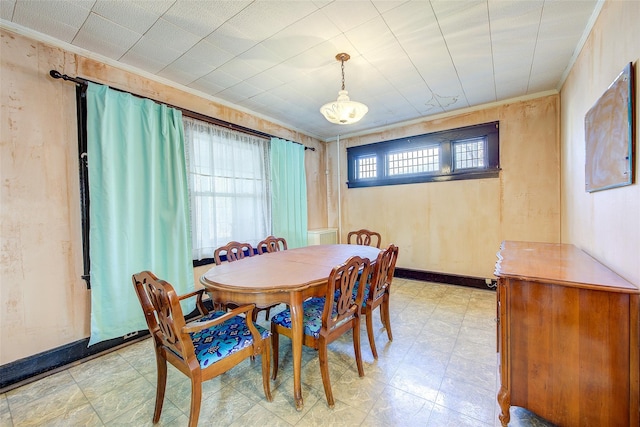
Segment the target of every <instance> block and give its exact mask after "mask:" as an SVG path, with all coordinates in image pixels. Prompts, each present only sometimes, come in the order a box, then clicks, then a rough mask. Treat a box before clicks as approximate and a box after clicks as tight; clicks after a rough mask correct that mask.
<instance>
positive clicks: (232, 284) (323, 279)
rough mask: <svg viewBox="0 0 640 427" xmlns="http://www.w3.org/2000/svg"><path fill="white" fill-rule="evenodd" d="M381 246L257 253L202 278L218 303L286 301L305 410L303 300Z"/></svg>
mask: <svg viewBox="0 0 640 427" xmlns="http://www.w3.org/2000/svg"><path fill="white" fill-rule="evenodd" d="M379 253H380V249H378V248H375V247H371V246H360V245H315V246H305V247H302V248H296V249H289V250H285V251H279V252H273V253H267V254H263V255H255V256H253V257H249V258H243V259H241V260H238V261H234V262H229V263H223V264H221V265H217V266H215V267H213V268H212V269H210V270H209V271H207V272H206V273H205V274H204V275H203V276H202V277H201V278H200V282H201V283H202V285H204V287H205V288H206V289H207V292H208V293H209V294H210V295H211V298H213V300H214V302H216V303H218V302H220V303H228V302H234V303H236V304H249V303H253V304H255V305H256V306H257V307H268V306H270V305H273V304H278V303H285V304H287V305H288V306H289V307H290V309H291V329H292V335H293V339H292V346H293V395H294V398H295V402H296V409H297V410H299V411H300V410H302V408H303V405H304V404H303V400H302V387H301V379H300V371H301V365H302V338H303V336H302V334H303V327H302V302H303V301H304V300H305V299H307V298H309V297H312V296H321V295H323V294H324V292H325V290H326V288H325V287H326V283H327V279H328V278H329V274H330V273H331V270H332V269H333V267H335V266H337V265H339V264H342V263H343V262H344V261H346V260H347V259H348V258H349V257H351V256H354V255H357V256H360V257H362V258H367V259H369V260H370V261H371V262H372V263H373V262H375V260H376V258H377V256H378V254H379Z"/></svg>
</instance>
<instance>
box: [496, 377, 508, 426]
mask: <svg viewBox="0 0 640 427" xmlns="http://www.w3.org/2000/svg"><path fill="white" fill-rule="evenodd" d="M498 404H499V405H500V416H499V417H498V418H500V423H501V424H502V427H507V425H508V424H509V420H510V419H511V414H510V413H509V407H510V406H511V396H509V391H508V390H507V389H506V387H504V386H503V387H500V391H499V392H498Z"/></svg>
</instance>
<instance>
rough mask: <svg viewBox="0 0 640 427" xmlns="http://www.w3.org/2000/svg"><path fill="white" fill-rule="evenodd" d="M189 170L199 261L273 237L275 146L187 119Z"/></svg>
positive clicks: (195, 252) (192, 214)
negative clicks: (271, 167) (236, 245)
mask: <svg viewBox="0 0 640 427" xmlns="http://www.w3.org/2000/svg"><path fill="white" fill-rule="evenodd" d="M183 122H184V127H185V144H186V146H187V149H188V151H187V157H188V160H189V161H188V165H189V171H188V172H189V192H190V199H191V236H192V243H193V259H196V260H200V259H203V258H211V257H212V256H213V251H214V249H215V248H217V247H219V246H222V245H225V244H227V243H228V242H229V241H231V240H238V241H241V242H247V243H250V244H252V245H255V244H256V243H257V242H259V241H260V240H262V239H263V238H264V237H265V236H267V235H269V234H271V197H270V181H269V180H270V176H269V162H268V157H269V155H268V153H269V142H268V141H267V140H266V139H263V138H257V137H254V136H251V135H247V134H243V133H240V132H236V131H230V130H229V129H227V128H222V127H219V126H215V125H212V124H210V123H207V122H203V121H200V120H196V119H192V118H189V117H183Z"/></svg>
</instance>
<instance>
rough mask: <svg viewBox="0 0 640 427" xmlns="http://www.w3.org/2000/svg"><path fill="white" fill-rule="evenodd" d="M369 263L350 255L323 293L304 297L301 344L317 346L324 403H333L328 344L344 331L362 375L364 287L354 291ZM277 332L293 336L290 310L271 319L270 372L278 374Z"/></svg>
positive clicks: (366, 260)
mask: <svg viewBox="0 0 640 427" xmlns="http://www.w3.org/2000/svg"><path fill="white" fill-rule="evenodd" d="M369 268H370V263H369V260H368V259H366V258H360V257H357V256H354V257H351V258H349V259H348V260H347V261H345V262H344V263H342V264H340V265H338V266H336V267H334V268H333V270H332V271H331V274H330V275H329V279H328V281H327V288H326V293H325V296H324V297H313V298H310V299H308V300H306V301H305V302H304V303H303V305H302V307H303V319H302V322H303V327H304V335H303V344H304V345H306V346H307V347H312V348H315V349H316V350H318V356H319V359H320V373H321V374H322V384H323V386H324V393H325V395H326V397H327V404H328V405H329V407H330V408H333V407H334V404H335V403H334V399H333V392H332V391H331V380H330V379H329V360H328V357H327V346H328V345H329V344H330V343H331V342H333V341H334V340H336V339H337V338H339V337H340V336H342V335H343V334H344V333H345V332H347V331H352V333H353V351H354V353H355V356H356V364H357V366H358V375H360V376H361V377H362V376H364V368H363V366H362V354H361V351H360V307H361V305H362V300H363V298H364V292H363V291H364V287H363V286H361V287H360V291H359V292H357V293H355V294H354V292H353V290H354V288H355V285H356V281H357V280H358V276H359V275H360V274H362V275H364V277H368V275H369ZM280 334H282V335H285V336H288V337H289V338H291V337H292V329H291V311H290V310H289V308H286V309H285V310H283V311H281V312H280V313H278V314H276V315H275V316H273V318H272V319H271V335H272V347H273V376H272V379H274V380H275V379H276V377H277V375H278V345H279V336H280Z"/></svg>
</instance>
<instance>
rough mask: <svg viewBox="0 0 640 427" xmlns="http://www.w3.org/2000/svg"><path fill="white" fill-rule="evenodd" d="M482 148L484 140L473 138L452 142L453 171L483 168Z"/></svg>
mask: <svg viewBox="0 0 640 427" xmlns="http://www.w3.org/2000/svg"><path fill="white" fill-rule="evenodd" d="M484 146H485V138H474V139H467V140H465V141H456V142H454V143H453V150H454V154H453V157H454V162H455V163H454V169H456V170H457V169H472V168H476V169H482V168H484V167H485V161H484Z"/></svg>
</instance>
